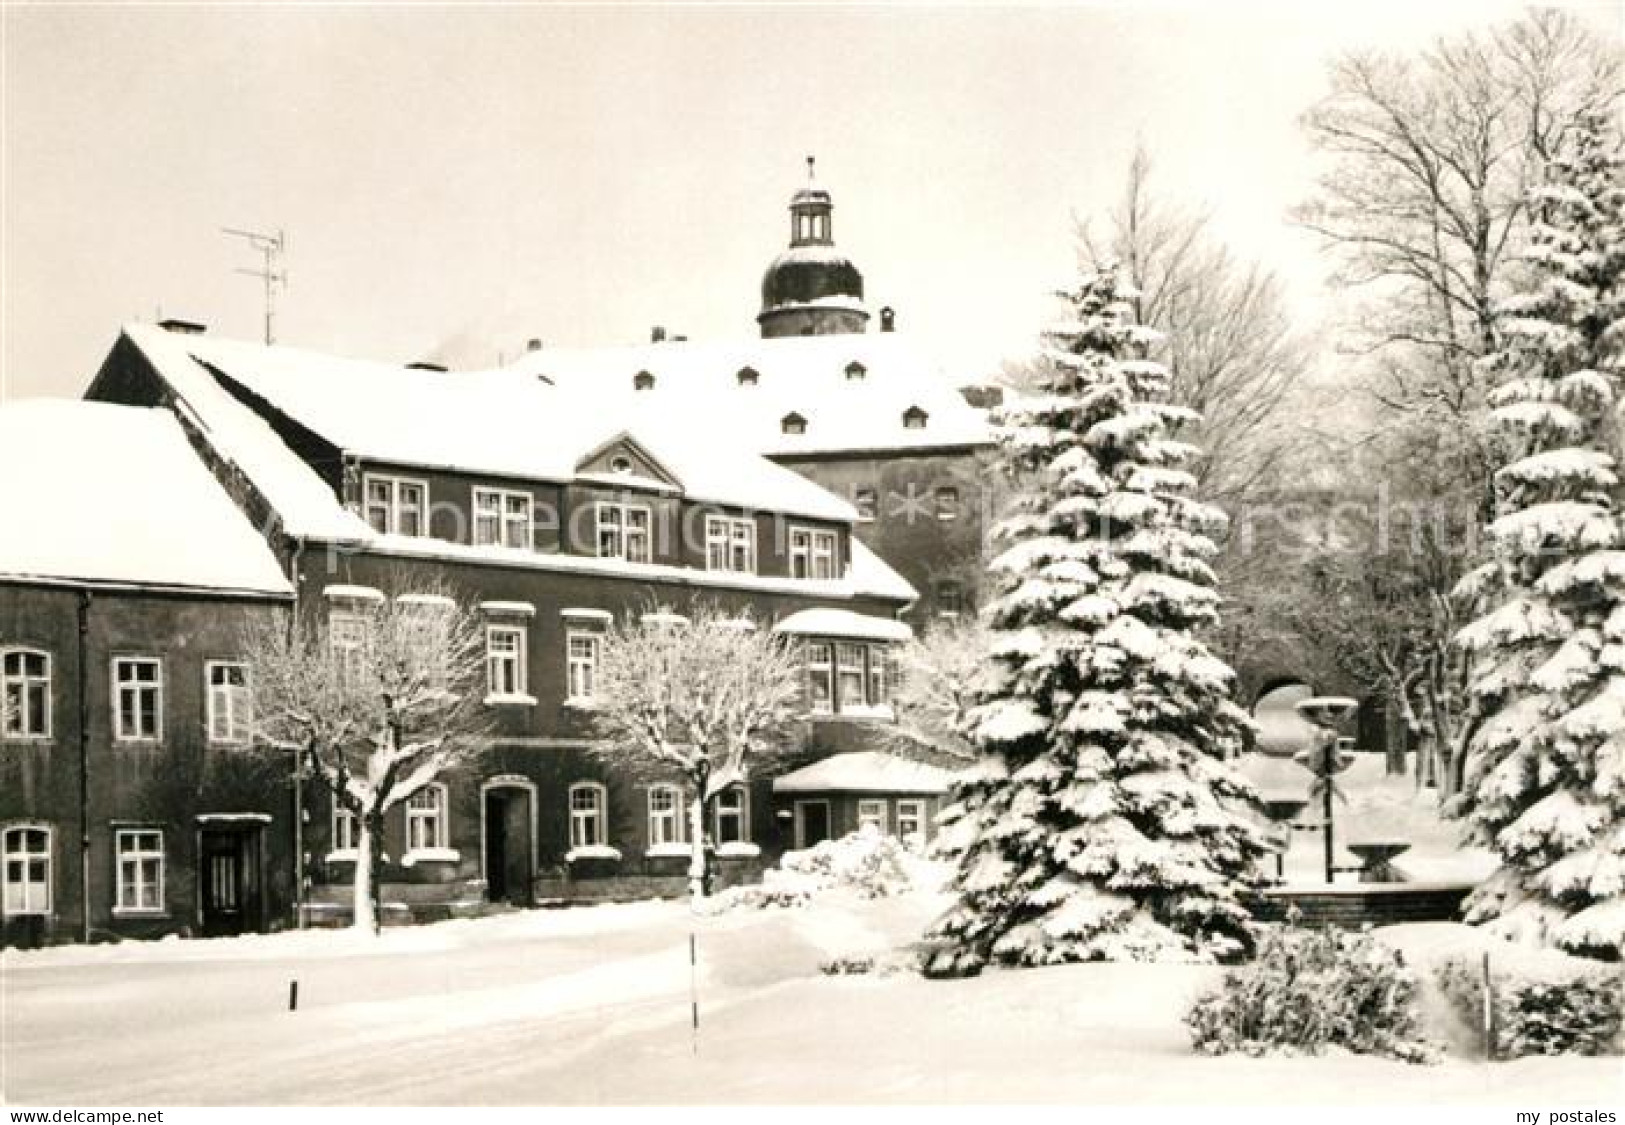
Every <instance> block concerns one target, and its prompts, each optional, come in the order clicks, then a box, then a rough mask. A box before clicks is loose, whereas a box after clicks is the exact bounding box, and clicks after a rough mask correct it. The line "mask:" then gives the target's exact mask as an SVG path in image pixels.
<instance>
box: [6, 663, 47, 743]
mask: <svg viewBox="0 0 1625 1125" xmlns="http://www.w3.org/2000/svg"><path fill="white" fill-rule="evenodd" d="M0 737H5V738H49V737H51V657H50V655H49V654H48V653H44V652H36V651H33V650H31V649H11V650H9V651H8V652H6V653H5V655H4V656H3V657H0Z"/></svg>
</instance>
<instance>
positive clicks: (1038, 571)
mask: <svg viewBox="0 0 1625 1125" xmlns="http://www.w3.org/2000/svg"><path fill="white" fill-rule="evenodd" d="M1131 296H1132V293H1131V292H1130V291H1129V290H1128V288H1127V286H1126V285H1125V284H1123V283H1122V282H1120V281H1119V279H1118V276H1117V272H1116V270H1115V269H1114V268H1107V269H1104V270H1102V271H1100V272H1098V273H1097V274H1095V275H1092V276H1090V277H1088V278H1087V279H1086V280H1085V281H1084V284H1083V285H1082V287H1081V289H1080V291H1079V292H1078V293H1077V294H1076V295H1075V296H1074V297H1073V298H1072V305H1073V310H1074V312H1075V320H1073V321H1071V322H1069V323H1068V324H1066V325H1065V326H1063V327H1061V328H1059V329H1056V330H1053V331H1051V332H1050V333H1049V334H1048V341H1047V342H1048V347H1047V349H1046V351H1047V361H1048V362H1047V363H1046V364H1045V369H1046V373H1045V374H1044V375H1043V376H1042V377H1041V382H1040V385H1039V388H1038V391H1037V393H1035V394H1031V395H1024V396H1021V397H1019V398H1016V399H1013V400H1012V401H1011V402H1010V403H1009V404H1008V405H1007V406H1005V407H1004V408H1003V409H1002V410H1001V411H1000V414H999V416H998V419H997V420H998V422H999V427H1000V436H999V441H1000V448H1001V453H1002V460H1003V465H1004V468H1005V470H1006V471H1007V472H1008V473H1009V475H1010V476H1011V478H1012V480H1013V481H1014V482H1015V483H1016V485H1017V494H1018V498H1017V499H1016V501H1015V502H1014V503H1013V505H1012V507H1011V510H1010V512H1009V514H1008V515H1007V517H1006V518H1005V519H1004V520H1003V521H1002V522H1001V523H1000V525H999V526H998V527H997V528H995V531H994V535H995V538H996V541H997V544H998V546H1000V547H1002V548H1003V550H1002V553H1001V554H999V556H998V557H997V558H996V559H995V560H994V562H993V564H992V570H993V575H994V580H995V582H996V583H997V585H998V587H999V590H1000V593H999V595H998V596H997V597H996V598H995V599H994V600H993V601H992V602H991V603H990V604H989V605H988V606H987V608H986V610H985V613H986V617H987V624H988V626H989V629H990V632H991V636H992V645H991V656H990V659H989V660H988V661H987V663H986V666H985V671H984V673H983V676H982V680H981V682H980V683H979V685H978V688H977V703H976V705H975V706H974V707H973V708H972V710H971V712H970V716H969V727H970V733H971V735H972V736H973V739H974V741H975V742H976V744H977V745H978V747H979V749H980V750H981V753H982V759H981V763H980V765H979V766H978V767H977V769H975V770H974V771H972V774H971V776H970V778H969V779H967V780H965V781H963V782H962V783H961V784H960V785H958V786H957V787H956V789H955V793H954V801H953V802H952V804H951V805H950V807H949V809H947V810H945V813H944V821H943V823H944V830H943V834H942V837H941V841H940V846H941V847H942V848H944V849H945V850H946V852H947V854H948V855H950V856H951V857H953V858H955V859H956V861H957V863H958V870H957V873H956V875H955V880H954V888H955V890H956V891H957V893H958V895H959V901H958V903H957V904H956V905H955V906H954V907H952V908H951V909H950V910H949V911H948V912H947V913H946V914H945V915H944V916H943V917H942V918H941V919H939V920H938V922H937V923H936V925H935V926H934V928H933V932H932V937H933V939H934V940H935V942H936V948H935V950H934V952H933V954H932V955H931V958H930V961H929V963H928V966H927V967H928V969H929V970H931V971H933V972H937V973H944V974H948V973H959V972H973V971H976V970H977V969H979V968H980V967H981V966H983V965H984V964H987V963H989V962H994V963H1003V964H1021V965H1037V964H1048V963H1053V962H1061V961H1088V960H1129V959H1134V960H1152V959H1176V960H1208V959H1220V958H1226V957H1230V956H1233V955H1236V954H1239V953H1241V952H1243V951H1244V950H1245V948H1246V947H1247V945H1248V934H1247V928H1246V923H1247V911H1246V908H1245V907H1244V906H1243V905H1242V903H1241V902H1240V901H1239V892H1240V891H1241V890H1242V889H1243V888H1244V887H1246V886H1248V885H1249V884H1251V883H1252V882H1253V881H1254V880H1255V879H1257V877H1258V874H1257V873H1258V860H1259V859H1260V858H1262V856H1263V855H1264V854H1265V852H1266V851H1267V844H1266V839H1265V835H1264V832H1263V830H1262V828H1261V825H1260V822H1259V821H1258V820H1257V819H1256V812H1257V806H1256V797H1255V795H1254V793H1253V792H1252V790H1251V788H1250V787H1249V785H1248V784H1247V783H1246V781H1244V780H1243V779H1242V778H1241V777H1240V776H1239V775H1237V774H1236V773H1235V772H1233V770H1232V769H1231V768H1230V766H1229V765H1228V764H1227V762H1226V759H1227V758H1229V757H1231V756H1232V755H1233V754H1234V753H1235V752H1237V751H1238V750H1239V749H1240V748H1241V746H1242V743H1243V739H1244V736H1245V730H1246V726H1247V723H1248V719H1247V717H1246V714H1245V713H1244V712H1243V711H1241V710H1240V709H1239V708H1238V707H1236V706H1235V705H1234V703H1232V702H1231V699H1230V690H1231V685H1232V681H1233V678H1234V677H1233V674H1232V672H1231V670H1230V669H1229V668H1228V667H1227V666H1226V665H1225V664H1224V663H1223V662H1222V661H1220V660H1218V659H1217V658H1215V657H1214V656H1213V655H1212V654H1211V653H1210V652H1209V651H1208V649H1207V648H1206V646H1205V645H1204V644H1203V643H1202V641H1201V640H1200V639H1198V636H1197V632H1198V630H1199V629H1200V628H1201V627H1203V626H1205V625H1207V624H1208V623H1210V622H1212V621H1213V620H1214V619H1215V614H1216V610H1217V603H1218V597H1217V595H1216V594H1215V592H1214V590H1213V585H1212V584H1213V571H1212V570H1211V568H1210V567H1209V564H1208V561H1207V560H1208V558H1209V557H1210V556H1211V555H1212V554H1213V552H1214V545H1213V543H1212V540H1211V538H1210V536H1211V534H1212V532H1213V531H1215V530H1216V529H1218V528H1220V527H1222V525H1223V518H1224V517H1223V516H1222V514H1220V513H1219V512H1218V511H1216V510H1215V509H1213V508H1211V507H1208V506H1206V505H1204V504H1202V503H1200V502H1199V501H1197V500H1196V499H1195V497H1194V492H1195V486H1196V482H1195V479H1194V477H1193V476H1192V475H1191V474H1190V473H1189V472H1187V471H1186V470H1185V468H1184V467H1183V466H1184V465H1186V464H1187V463H1189V462H1190V460H1191V459H1192V458H1193V457H1194V456H1196V455H1197V452H1198V451H1197V450H1196V449H1195V448H1194V447H1193V446H1191V445H1189V444H1188V443H1185V442H1182V441H1179V440H1177V439H1176V438H1175V437H1174V436H1173V435H1174V431H1175V430H1177V428H1178V427H1180V426H1182V425H1185V424H1188V423H1190V422H1192V421H1194V420H1195V415H1193V414H1192V413H1191V412H1190V411H1188V410H1185V409H1182V408H1177V407H1174V406H1170V405H1168V404H1167V403H1166V402H1165V399H1166V397H1167V395H1168V390H1169V383H1170V380H1169V375H1168V372H1167V369H1166V368H1164V367H1163V366H1162V365H1161V364H1157V363H1153V362H1149V361H1147V360H1146V359H1144V354H1145V350H1146V348H1147V347H1148V346H1149V345H1150V344H1151V343H1152V342H1153V341H1154V340H1155V334H1154V333H1152V332H1151V331H1150V330H1149V329H1146V328H1143V327H1140V326H1137V325H1135V324H1134V323H1133V322H1132V315H1131V311H1130V305H1129V298H1130V297H1131Z"/></svg>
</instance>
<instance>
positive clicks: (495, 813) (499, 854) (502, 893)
mask: <svg viewBox="0 0 1625 1125" xmlns="http://www.w3.org/2000/svg"><path fill="white" fill-rule="evenodd" d="M509 803H510V802H509V800H508V795H507V794H506V793H504V792H502V791H501V790H496V789H493V790H489V791H488V792H487V793H486V794H485V894H486V900H487V901H489V902H506V901H507V898H508V806H509Z"/></svg>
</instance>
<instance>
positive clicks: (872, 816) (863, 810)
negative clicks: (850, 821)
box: [858, 801, 886, 835]
mask: <svg viewBox="0 0 1625 1125" xmlns="http://www.w3.org/2000/svg"><path fill="white" fill-rule="evenodd" d="M868 825H873V826H874V828H875V830H876V831H877V832H880V833H881V834H882V835H884V834H885V831H886V802H885V801H859V802H858V827H859V828H860V829H862V828H864V827H866V826H868Z"/></svg>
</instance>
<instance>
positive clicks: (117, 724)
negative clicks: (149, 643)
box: [113, 656, 164, 742]
mask: <svg viewBox="0 0 1625 1125" xmlns="http://www.w3.org/2000/svg"><path fill="white" fill-rule="evenodd" d="M163 729H164V682H163V669H162V667H161V666H160V665H159V663H158V661H156V660H154V659H151V658H150V657H144V656H129V657H120V658H119V659H117V660H115V661H113V736H114V737H115V738H118V739H120V740H122V741H126V742H133V741H143V742H151V741H156V740H157V739H158V738H159V736H160V735H161V734H162V732H163Z"/></svg>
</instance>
